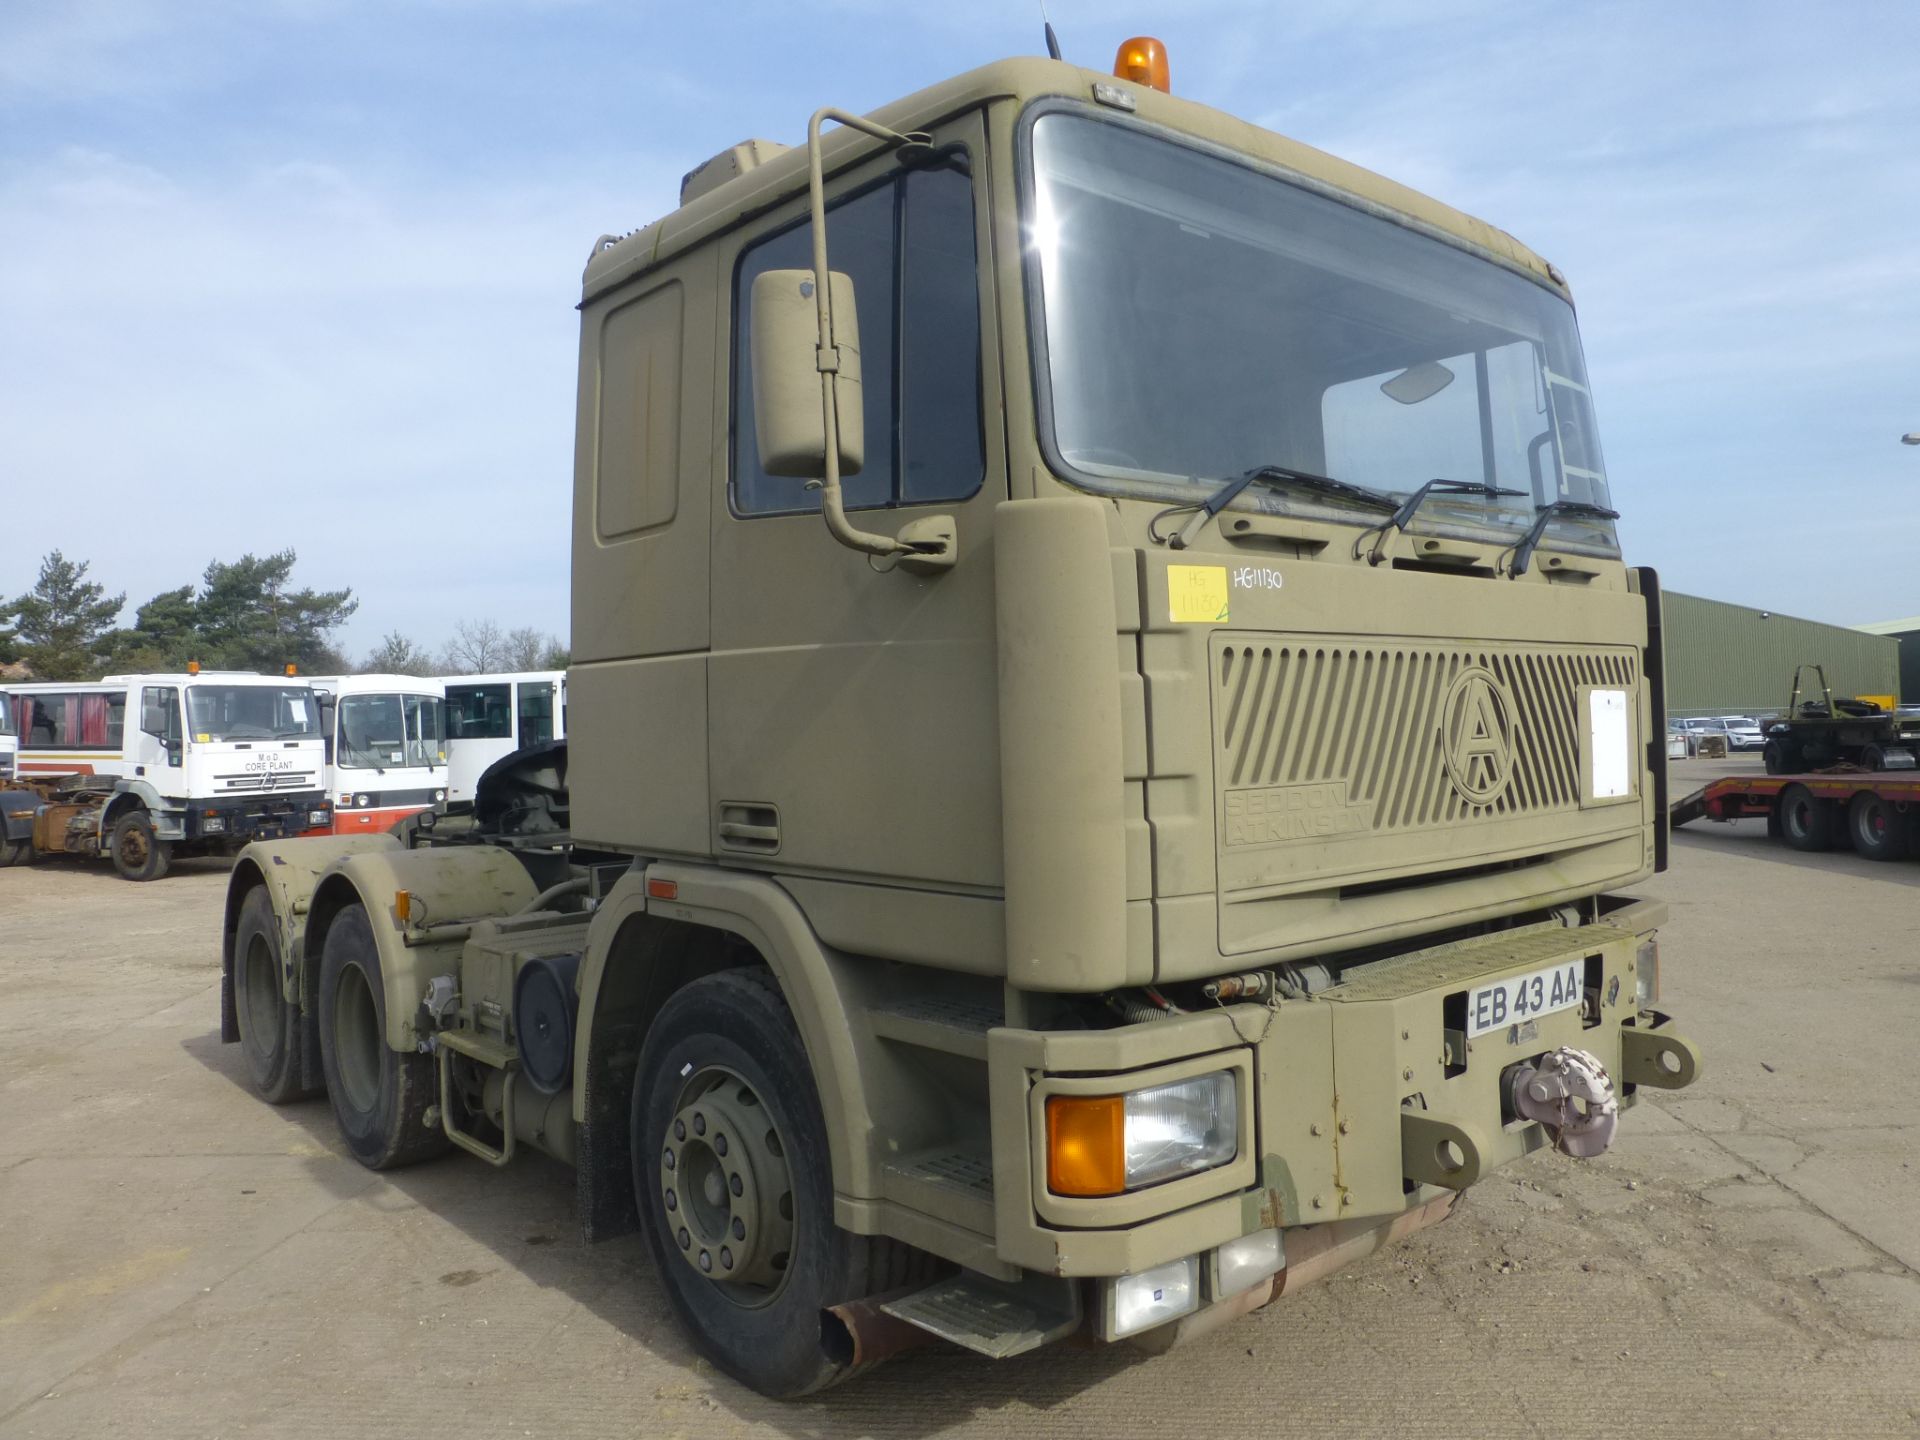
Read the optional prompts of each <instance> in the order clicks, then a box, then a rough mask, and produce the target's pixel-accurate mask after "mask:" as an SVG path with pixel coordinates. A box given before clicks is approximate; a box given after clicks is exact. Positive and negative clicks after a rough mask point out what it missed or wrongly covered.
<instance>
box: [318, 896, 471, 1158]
mask: <svg viewBox="0 0 1920 1440" xmlns="http://www.w3.org/2000/svg"><path fill="white" fill-rule="evenodd" d="M320 1068H321V1070H322V1072H323V1073H324V1074H325V1075H326V1078H327V1096H328V1098H329V1099H331V1100H332V1101H333V1118H334V1119H335V1120H336V1121H338V1122H339V1125H340V1135H341V1138H342V1139H344V1140H345V1141H346V1142H347V1149H349V1150H351V1151H352V1152H353V1158H354V1159H356V1160H358V1161H359V1162H360V1163H361V1164H362V1165H364V1166H366V1167H367V1168H368V1169H369V1170H392V1169H394V1168H396V1167H398V1166H401V1165H411V1164H413V1163H414V1162H415V1161H416V1160H425V1159H427V1158H429V1157H430V1156H434V1155H438V1154H441V1153H442V1152H443V1151H445V1150H446V1149H447V1148H448V1143H449V1142H448V1140H447V1137H446V1135H445V1133H444V1132H443V1131H442V1130H441V1129H440V1127H439V1126H438V1125H434V1126H432V1127H429V1126H428V1124H427V1111H428V1110H429V1109H431V1108H432V1106H433V1103H434V1100H435V1098H436V1079H437V1077H436V1076H435V1073H434V1067H433V1060H432V1059H431V1058H430V1057H429V1056H426V1055H412V1054H407V1055H403V1054H401V1053H400V1052H398V1051H396V1050H393V1049H390V1048H389V1047H388V1045H387V998H386V986H385V985H384V984H383V983H382V981H381V976H380V951H379V947H378V946H376V945H375V944H374V940H373V926H372V925H371V924H369V923H368V920H367V910H366V907H365V906H364V905H358V904H355V905H348V906H346V907H345V908H344V909H342V910H341V911H340V913H339V914H337V915H335V916H334V918H333V924H332V925H331V926H329V927H328V929H327V939H326V943H325V944H324V945H323V946H322V947H321V951H320Z"/></svg>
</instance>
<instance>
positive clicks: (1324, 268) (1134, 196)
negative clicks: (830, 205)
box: [1028, 111, 1617, 554]
mask: <svg viewBox="0 0 1920 1440" xmlns="http://www.w3.org/2000/svg"><path fill="white" fill-rule="evenodd" d="M1029 144H1030V160H1031V166H1030V171H1031V176H1032V192H1031V196H1030V200H1029V204H1030V207H1031V209H1030V214H1029V223H1028V236H1029V241H1030V243H1029V246H1028V256H1029V275H1030V277H1031V278H1032V280H1033V281H1034V282H1035V283H1034V284H1033V290H1034V293H1035V303H1036V312H1037V313H1036V327H1035V328H1036V330H1037V331H1038V332H1039V333H1038V336H1037V338H1038V339H1039V340H1041V341H1042V342H1043V344H1042V345H1041V346H1037V347H1036V362H1035V363H1036V366H1037V367H1038V369H1037V383H1038V386H1039V390H1040V399H1041V404H1042V409H1043V412H1046V413H1049V414H1050V419H1051V431H1052V434H1051V440H1052V444H1053V448H1054V450H1055V452H1056V453H1057V456H1058V458H1059V460H1060V461H1062V462H1064V464H1065V466H1066V467H1067V472H1068V474H1069V475H1070V476H1072V477H1073V478H1075V479H1076V480H1078V481H1079V482H1080V483H1082V484H1085V485H1086V486H1087V487H1088V488H1091V489H1096V490H1104V491H1119V492H1121V493H1131V494H1139V495H1143V496H1148V497H1152V498H1162V497H1166V498H1173V499H1177V500H1184V499H1191V498H1193V497H1194V495H1195V492H1196V491H1199V492H1205V491H1209V490H1212V489H1214V488H1215V487H1217V485H1218V484H1219V483H1220V482H1221V481H1222V480H1223V479H1226V478H1228V477H1230V476H1233V475H1236V474H1239V473H1242V472H1244V471H1246V470H1248V469H1250V468H1252V467H1254V466H1260V465H1274V466H1285V467H1289V468H1292V469H1296V470H1304V471H1308V472H1311V473H1314V474H1319V475H1328V476H1333V477H1335V478H1337V479H1339V480H1343V481H1346V482H1348V483H1350V484H1354V485H1360V486H1364V487H1367V488H1368V489H1372V490H1377V491H1382V492H1385V493H1388V494H1392V495H1399V496H1404V495H1407V494H1409V493H1411V492H1412V491H1414V490H1416V489H1418V488H1419V487H1420V486H1421V485H1422V484H1424V483H1426V482H1427V481H1429V480H1433V479H1437V478H1444V479H1449V480H1462V481H1473V482H1480V483H1485V484H1491V485H1498V486H1501V487H1503V488H1506V489H1512V490H1517V491H1519V492H1520V493H1519V494H1518V495H1513V496H1498V497H1487V496H1481V495H1449V494H1440V493H1436V494H1433V495H1432V496H1431V497H1430V498H1429V499H1428V500H1427V502H1426V503H1425V505H1424V506H1423V507H1422V508H1421V510H1420V513H1419V528H1422V529H1428V530H1463V531H1464V532H1465V533H1469V534H1482V535H1484V534H1485V533H1486V532H1487V531H1488V530H1490V529H1491V530H1495V531H1498V532H1500V533H1499V535H1498V537H1497V538H1500V539H1503V540H1508V539H1517V538H1518V536H1519V534H1520V533H1523V532H1524V531H1525V529H1526V527H1527V526H1528V525H1529V524H1531V523H1532V520H1533V512H1534V509H1535V507H1536V506H1539V505H1544V504H1547V503H1549V502H1551V501H1555V500H1581V501H1586V502H1589V503H1592V504H1598V505H1605V504H1607V485H1606V478H1605V475H1604V472H1603V470H1602V466H1601V460H1600V451H1599V447H1598V444H1597V441H1596V439H1595V436H1594V428H1593V415H1592V409H1591V405H1590V403H1589V399H1588V395H1587V384H1586V369H1585V365H1584V363H1583V362H1582V360H1581V356H1580V343H1579V336H1578V332H1577V331H1576V329H1575V326H1574V317H1573V308H1572V307H1571V306H1570V305H1568V304H1567V303H1566V301H1564V300H1562V299H1561V298H1560V297H1559V296H1557V295H1555V294H1553V293H1551V292H1550V291H1548V290H1547V289H1545V288H1544V287H1543V286H1541V285H1538V284H1535V283H1534V282H1532V281H1530V280H1528V279H1526V278H1525V277H1523V276H1521V275H1518V274H1515V273H1512V272H1510V271H1508V270H1506V269H1504V268H1502V267H1500V266H1498V265H1496V264H1494V263H1492V262H1490V261H1487V260H1483V259H1480V258H1477V257H1475V256H1473V255H1471V254H1468V253H1467V252H1465V251H1463V250H1460V249H1457V248H1455V247H1454V246H1452V245H1450V244H1447V243H1445V242H1444V241H1441V240H1438V239H1434V238H1431V237H1429V236H1426V235H1422V234H1420V233H1418V232H1416V231H1414V230H1412V229H1409V228H1407V227H1406V226H1404V225H1400V224H1397V223H1395V222H1393V221H1391V220H1388V219H1385V218H1382V217H1380V216H1377V215H1372V214H1368V213H1367V212H1365V211H1363V210H1360V209H1357V208H1355V207H1354V206H1352V205H1349V204H1346V203H1343V202H1341V201H1337V200H1333V199H1330V198H1327V197H1325V196H1322V195H1319V194H1316V193H1314V192H1312V191H1309V190H1307V189H1304V188H1302V187H1301V186H1299V185H1295V184H1291V183H1288V182H1287V181H1284V180H1281V179H1278V178H1276V177H1274V176H1271V175H1267V174H1263V173H1261V172H1259V171H1256V170H1252V169H1250V168H1248V167H1247V166H1245V165H1243V164H1238V163H1235V162H1233V161H1230V160H1226V159H1222V158H1219V157H1217V156H1215V155H1212V154H1209V153H1206V152H1203V151H1200V150H1197V149H1194V148H1192V147H1190V146H1187V145H1181V144H1177V143H1175V142H1173V141H1171V140H1167V139H1162V138H1160V137H1159V136H1158V135H1156V134H1153V133H1149V132H1147V131H1145V130H1143V129H1141V128H1138V127H1136V126H1133V125H1130V124H1125V123H1120V122H1115V121H1109V120H1101V119H1094V118H1091V117H1088V116H1084V115H1080V114H1077V113H1073V112H1065V111H1055V112H1051V113H1043V114H1042V115H1041V116H1040V117H1039V118H1038V119H1037V120H1036V121H1035V122H1034V124H1033V127H1032V136H1031V140H1030V142H1029ZM1237 503H1240V504H1245V505H1252V506H1256V507H1259V508H1262V509H1269V510H1282V511H1287V512H1290V513H1296V514H1308V515H1313V516H1317V517H1320V518H1326V519H1335V520H1349V521H1352V522H1353V523H1355V524H1363V525H1364V524H1373V523H1377V520H1378V516H1377V515H1375V514H1374V513H1373V512H1372V511H1370V510H1366V509H1361V508H1357V507H1355V506H1353V505H1352V504H1350V503H1347V502H1345V501H1343V500H1341V499H1340V498H1338V497H1336V496H1328V495H1323V494H1313V493H1309V492H1306V491H1303V490H1301V489H1299V488H1287V487H1258V488H1255V489H1250V490H1248V491H1247V492H1246V494H1245V495H1244V496H1243V497H1242V498H1241V500H1240V501H1238V502H1237ZM1552 534H1553V540H1554V543H1556V544H1559V545H1563V546H1566V545H1572V546H1575V547H1577V548H1586V549H1594V550H1598V551H1600V552H1602V553H1607V554H1613V553H1617V550H1616V547H1615V544H1614V539H1613V529H1612V526H1611V524H1610V523H1608V522H1606V521H1604V520H1595V519H1590V518H1585V517H1565V518H1560V519H1556V520H1555V521H1554V522H1553V530H1552Z"/></svg>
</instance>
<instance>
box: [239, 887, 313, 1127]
mask: <svg viewBox="0 0 1920 1440" xmlns="http://www.w3.org/2000/svg"><path fill="white" fill-rule="evenodd" d="M284 983H285V972H284V970H283V969H282V966H281V961H280V927H279V926H278V925H277V924H275V923H274V917H273V902H272V901H271V900H270V899H269V898H268V896H267V887H266V886H264V885H256V886H254V887H253V889H251V890H249V891H248V892H247V898H246V899H245V900H244V901H243V902H241V905H240V922H239V924H238V925H236V926H235V927H234V932H233V1011H234V1016H235V1018H236V1019H237V1020H238V1021H239V1024H240V1052H241V1053H242V1054H243V1055H245V1056H246V1057H247V1070H248V1073H249V1074H251V1076H252V1077H253V1088H254V1089H255V1090H258V1091H259V1092H260V1097H261V1099H263V1100H265V1101H266V1102H267V1103H268V1104H269V1105H284V1104H286V1103H287V1102H288V1101H289V1100H304V1099H306V1098H307V1096H309V1095H311V1094H312V1093H313V1092H312V1091H311V1090H308V1089H307V1088H306V1087H304V1086H303V1085H301V1083H300V1007H299V1006H298V1005H293V1004H289V1003H288V1001H287V999H286V995H285V992H284V989H283V986H284Z"/></svg>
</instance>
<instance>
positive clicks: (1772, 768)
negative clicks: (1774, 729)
mask: <svg viewBox="0 0 1920 1440" xmlns="http://www.w3.org/2000/svg"><path fill="white" fill-rule="evenodd" d="M1760 758H1761V760H1762V761H1763V762H1764V763H1765V765H1766V767H1767V774H1769V775H1784V774H1786V773H1787V747H1786V746H1784V745H1782V744H1781V743H1780V742H1779V741H1778V740H1769V741H1767V743H1766V744H1765V745H1763V746H1761V747H1760Z"/></svg>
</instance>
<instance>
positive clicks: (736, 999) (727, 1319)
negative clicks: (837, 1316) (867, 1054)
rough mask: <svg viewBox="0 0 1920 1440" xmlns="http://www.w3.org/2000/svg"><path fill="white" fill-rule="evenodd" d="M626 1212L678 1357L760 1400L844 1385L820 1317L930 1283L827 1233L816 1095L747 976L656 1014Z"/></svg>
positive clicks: (915, 1262)
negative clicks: (678, 1329)
mask: <svg viewBox="0 0 1920 1440" xmlns="http://www.w3.org/2000/svg"><path fill="white" fill-rule="evenodd" d="M632 1125H633V1171H634V1176H633V1179H634V1186H635V1190H636V1199H637V1200H638V1202H639V1208H640V1215H641V1220H642V1226H643V1228H644V1230H645V1232H646V1237H647V1245H648V1248H649V1249H650V1250H651V1251H652V1254H653V1263H654V1266H655V1268H656V1269H657V1270H658V1271H659V1273H660V1279H661V1281H662V1283H663V1284H664V1286H665V1287H666V1291H667V1295H668V1298H669V1299H670V1300H671V1301H672V1302H673V1308H674V1310H675V1311H676V1312H677V1313H678V1314H679V1316H680V1321H681V1323H682V1324H683V1325H685V1326H686V1328H687V1330H688V1332H689V1333H690V1334H691V1335H692V1337H693V1340H694V1343H695V1344H696V1345H697V1346H698V1347H699V1348H700V1350H701V1351H702V1353H704V1354H705V1355H706V1356H707V1357H708V1358H709V1359H710V1360H712V1361H713V1363H714V1364H716V1365H718V1366H719V1367H720V1368H721V1369H722V1370H725V1371H726V1372H727V1373H728V1374H729V1375H732V1376H733V1377H734V1378H735V1379H736V1380H739V1381H740V1382H741V1383H743V1384H746V1385H750V1386H752V1387H753V1388H754V1389H755V1390H758V1391H759V1392H760V1393H761V1394H763V1395H771V1396H774V1397H776V1398H790V1397H793V1396H797V1395H805V1394H808V1393H810V1392H812V1391H815V1390H820V1389H824V1388H825V1387H826V1386H828V1385H831V1384H833V1383H835V1382H836V1381H838V1380H842V1379H845V1378H846V1376H847V1375H848V1374H849V1373H850V1371H849V1367H848V1366H847V1364H846V1360H845V1357H844V1353H843V1352H842V1351H841V1350H840V1349H838V1348H837V1347H836V1346H835V1345H834V1343H833V1341H834V1338H835V1337H833V1336H832V1335H831V1334H829V1333H825V1332H823V1329H822V1312H823V1311H825V1310H826V1309H827V1308H828V1307H830V1306H833V1305H837V1304H840V1303H841V1302H843V1301H846V1300H853V1299H858V1298H860V1297H862V1296H865V1295H868V1294H871V1293H873V1292H874V1291H876V1290H878V1289H882V1288H890V1287H892V1286H895V1285H899V1284H902V1283H905V1282H907V1281H909V1280H913V1279H919V1278H924V1277H925V1275H926V1274H927V1273H930V1265H931V1261H930V1258H929V1257H927V1256H924V1255H922V1254H920V1253H919V1252H916V1251H913V1250H910V1249H907V1248H906V1247H903V1246H898V1245H896V1244H895V1243H894V1242H892V1241H888V1240H884V1239H878V1238H874V1239H869V1238H867V1237H865V1236H859V1235H852V1234H849V1233H848V1232H847V1231H845V1230H842V1229H840V1228H839V1226H837V1225H835V1224H834V1221H833V1179H832V1175H831V1167H830V1164H829V1160H828V1151H827V1127H826V1122H825V1120H824V1119H823V1118H822V1115H821V1110H820V1099H819V1093H818V1091H817V1090H816V1088H815V1086H814V1081H813V1073H812V1070H811V1069H810V1067H809V1066H808V1064H807V1054H806V1050H805V1049H804V1048H803V1047H802V1046H801V1043H800V1036H799V1032H798V1030H797V1029H796V1027H795V1025H794V1021H793V1014H792V1012H791V1011H790V1010H788V1008H787V1004H786V1001H785V999H784V998H782V996H781V994H780V991H779V987H778V986H777V985H776V984H775V983H774V981H773V980H772V978H771V977H770V976H769V975H767V974H766V973H765V972H764V971H760V970H729V971H723V972H722V973H720V974H718V975H709V976H707V977H705V978H704V979H701V980H696V981H695V982H694V983H693V984H691V985H688V986H687V987H686V988H684V989H682V990H680V991H678V992H676V993H675V994H674V995H673V997H672V998H671V999H669V1000H668V1001H667V1003H666V1004H665V1005H664V1006H663V1007H661V1010H660V1013H659V1015H658V1016H657V1017H656V1018H655V1020H654V1022H653V1025H652V1028H651V1029H649V1030H648V1032H647V1038H646V1042H645V1044H644V1045H643V1046H642V1047H641V1051H640V1064H639V1068H638V1071H637V1073H636V1074H635V1077H634V1087H633V1113H632Z"/></svg>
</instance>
